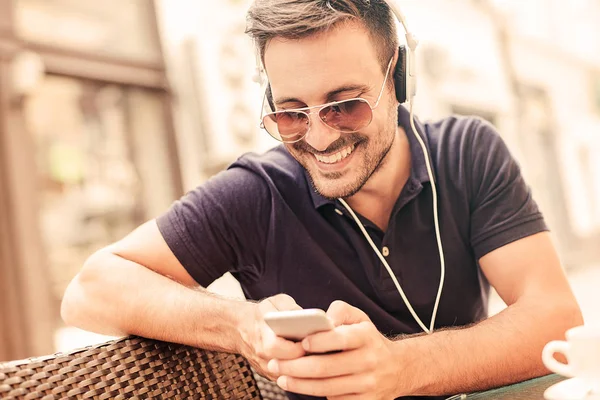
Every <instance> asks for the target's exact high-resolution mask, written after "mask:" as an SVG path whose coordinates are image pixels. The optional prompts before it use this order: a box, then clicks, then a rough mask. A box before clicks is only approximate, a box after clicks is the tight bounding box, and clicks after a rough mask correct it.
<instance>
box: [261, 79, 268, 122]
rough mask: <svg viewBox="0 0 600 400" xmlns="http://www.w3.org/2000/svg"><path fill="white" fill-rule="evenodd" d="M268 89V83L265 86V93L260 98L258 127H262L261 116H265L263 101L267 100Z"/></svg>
mask: <svg viewBox="0 0 600 400" xmlns="http://www.w3.org/2000/svg"><path fill="white" fill-rule="evenodd" d="M268 90H269V85H267V87H266V88H265V94H264V95H263V98H262V103H261V105H260V127H261V128H264V124H263V117H264V116H265V101H266V100H267V91H268Z"/></svg>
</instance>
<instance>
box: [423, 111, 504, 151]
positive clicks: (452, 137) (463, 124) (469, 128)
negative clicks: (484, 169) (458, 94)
mask: <svg viewBox="0 0 600 400" xmlns="http://www.w3.org/2000/svg"><path fill="white" fill-rule="evenodd" d="M424 125H425V127H426V132H427V136H428V139H429V140H430V141H431V142H432V143H433V144H434V145H439V144H443V145H445V147H447V146H449V147H451V148H452V147H455V146H459V147H460V146H465V145H467V144H473V142H478V143H486V142H493V141H496V140H502V139H501V138H500V136H499V135H498V132H497V130H496V128H495V127H494V126H493V125H492V124H491V123H490V122H489V121H487V120H485V119H483V118H481V117H478V116H461V115H451V116H448V117H446V118H443V119H439V120H436V121H428V122H425V124H424Z"/></svg>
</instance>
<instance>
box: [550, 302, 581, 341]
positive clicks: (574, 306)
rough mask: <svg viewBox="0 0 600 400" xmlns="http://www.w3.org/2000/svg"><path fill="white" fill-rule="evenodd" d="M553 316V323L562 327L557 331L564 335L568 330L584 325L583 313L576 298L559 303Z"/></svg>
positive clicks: (558, 327)
mask: <svg viewBox="0 0 600 400" xmlns="http://www.w3.org/2000/svg"><path fill="white" fill-rule="evenodd" d="M551 314H552V316H551V319H552V322H554V323H555V324H558V325H560V326H557V329H560V330H561V334H562V335H564V333H565V332H566V331H567V330H569V329H571V328H574V327H576V326H580V325H583V324H584V319H583V313H582V312H581V308H580V307H579V304H578V303H577V300H575V298H569V299H566V300H563V301H560V302H558V303H557V304H556V305H555V307H554V310H553V312H552V313H551Z"/></svg>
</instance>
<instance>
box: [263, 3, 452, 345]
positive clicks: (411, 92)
mask: <svg viewBox="0 0 600 400" xmlns="http://www.w3.org/2000/svg"><path fill="white" fill-rule="evenodd" d="M329 1H330V0H327V4H328V6H329V7H331V4H330V2H329ZM364 1H366V2H367V3H368V4H370V3H371V0H364ZM382 1H384V2H385V3H386V4H387V5H388V6H389V7H390V10H391V11H392V13H393V14H394V15H395V16H396V19H397V20H398V22H400V24H401V25H402V27H403V28H404V32H405V37H406V45H401V46H400V47H399V49H398V61H397V63H396V67H395V68H394V87H395V92H396V100H398V103H400V104H404V103H406V102H408V103H409V111H410V126H411V129H412V133H413V134H414V136H415V138H416V139H417V141H418V142H419V144H420V146H421V150H422V151H423V154H424V156H425V164H426V167H427V175H428V176H429V181H430V183H431V192H432V195H433V221H434V227H435V237H436V241H437V247H438V253H439V257H440V283H439V286H438V291H437V296H436V298H435V303H434V306H433V312H432V315H431V322H430V324H429V327H428V326H426V325H425V324H424V323H423V321H421V319H420V318H419V316H418V315H417V313H416V312H415V310H414V308H413V307H412V305H411V304H410V301H409V300H408V298H407V297H406V294H405V293H404V290H402V286H400V283H398V279H397V278H396V276H395V274H394V272H393V271H392V269H391V267H390V266H389V264H388V262H387V260H386V259H385V257H384V256H383V255H382V254H381V252H380V251H379V249H378V248H377V246H376V245H375V243H373V240H372V239H371V237H370V236H369V233H368V232H367V231H366V229H365V228H364V226H363V224H362V222H360V220H359V219H358V216H357V215H356V213H355V212H354V210H352V208H351V207H350V206H349V205H348V203H346V201H345V200H344V199H341V198H340V199H338V201H339V202H340V203H341V204H342V205H343V206H344V207H345V208H346V209H347V210H348V212H349V213H350V215H351V216H352V218H353V219H354V221H355V222H356V224H357V225H358V227H359V229H360V230H361V232H362V234H363V235H364V237H365V239H367V241H368V242H369V244H370V245H371V248H372V249H373V251H374V252H375V254H376V255H377V257H378V258H379V260H380V261H381V263H382V264H383V265H384V267H385V268H386V270H387V271H388V274H389V275H390V277H391V278H392V281H393V282H394V285H395V286H396V289H397V290H398V293H399V294H400V297H402V300H403V301H404V304H405V305H406V307H407V308H408V310H409V312H410V313H411V315H412V317H413V318H414V319H415V321H416V322H417V324H418V325H419V326H420V327H421V329H422V330H423V331H424V332H425V333H427V334H431V333H433V330H434V326H435V319H436V316H437V311H438V307H439V304H440V299H441V297H442V289H443V287H444V280H445V276H446V263H445V258H444V249H443V246H442V238H441V234H440V223H439V215H438V199H437V185H436V181H435V176H434V174H433V168H432V166H431V159H430V157H429V152H428V151H427V146H426V145H425V142H424V141H423V139H422V138H421V136H420V135H419V133H418V132H417V128H416V125H415V117H414V112H413V105H414V97H415V95H416V93H417V68H416V59H415V53H416V50H417V46H418V44H419V40H418V39H417V37H416V36H415V35H414V34H413V33H412V31H411V30H410V29H409V28H408V23H407V21H406V17H405V16H404V13H403V12H402V10H401V9H400V6H399V5H398V4H397V3H396V0H382ZM256 57H257V59H256V76H255V81H256V82H258V83H260V84H261V86H263V85H264V84H266V83H267V82H266V79H265V78H264V77H265V76H266V73H265V72H264V71H263V68H262V60H261V59H260V55H259V54H258V52H257V55H256ZM267 90H268V91H269V92H270V86H269V88H268V89H267ZM267 98H268V100H269V103H270V104H271V107H272V109H273V110H274V108H273V104H272V99H271V96H267Z"/></svg>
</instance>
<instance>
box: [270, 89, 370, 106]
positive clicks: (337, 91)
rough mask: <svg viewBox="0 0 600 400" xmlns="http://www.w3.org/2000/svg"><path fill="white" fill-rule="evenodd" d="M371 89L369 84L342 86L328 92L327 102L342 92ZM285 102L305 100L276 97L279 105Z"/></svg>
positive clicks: (276, 102)
mask: <svg viewBox="0 0 600 400" xmlns="http://www.w3.org/2000/svg"><path fill="white" fill-rule="evenodd" d="M369 89H370V87H369V86H367V85H358V84H356V85H344V86H340V87H339V88H337V89H334V90H331V91H329V92H327V95H326V98H325V102H326V103H329V102H331V101H334V100H333V98H334V97H335V96H337V95H338V94H340V93H344V92H354V91H360V92H366V91H368V90H369ZM285 103H304V102H303V101H302V100H300V99H298V98H297V97H280V98H277V99H275V104H277V105H280V104H285Z"/></svg>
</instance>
